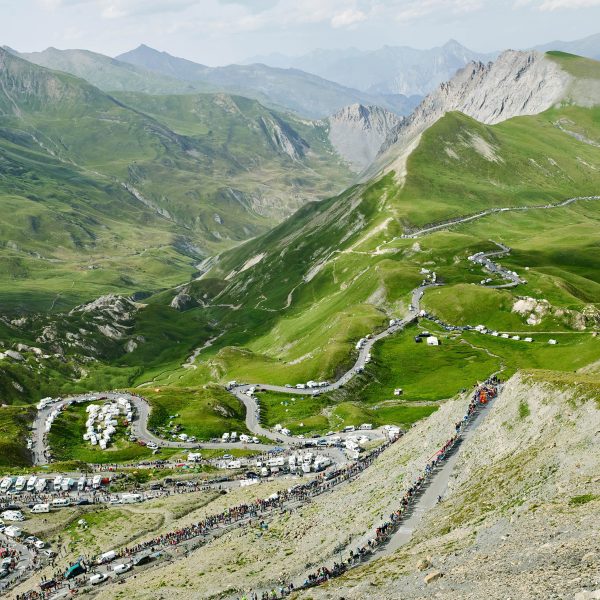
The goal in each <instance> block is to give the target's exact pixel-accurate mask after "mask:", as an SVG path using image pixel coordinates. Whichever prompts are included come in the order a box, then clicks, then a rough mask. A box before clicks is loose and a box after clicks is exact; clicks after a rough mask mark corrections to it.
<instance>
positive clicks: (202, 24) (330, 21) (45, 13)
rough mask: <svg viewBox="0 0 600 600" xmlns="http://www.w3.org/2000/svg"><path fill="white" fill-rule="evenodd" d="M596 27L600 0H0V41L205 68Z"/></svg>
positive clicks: (477, 44)
mask: <svg viewBox="0 0 600 600" xmlns="http://www.w3.org/2000/svg"><path fill="white" fill-rule="evenodd" d="M598 32H600V0H0V46H1V45H7V46H11V47H12V48H15V49H16V50H19V51H21V52H30V51H39V50H43V49H45V48H47V47H48V46H54V47H56V48H61V49H65V48H85V49H88V50H93V51H95V52H101V53H103V54H108V55H110V56H115V55H118V54H120V53H122V52H125V51H127V50H131V49H133V48H135V47H136V46H138V45H139V44H142V43H144V44H147V45H148V46H151V47H153V48H156V49H158V50H165V51H167V52H169V53H171V54H174V55H176V56H183V57H185V58H188V59H190V60H194V61H196V62H200V63H203V64H208V65H211V66H216V65H223V64H229V63H232V62H240V61H243V60H244V59H247V58H249V57H254V56H257V55H265V54H270V53H282V54H288V55H293V56H295V55H301V54H304V53H307V52H310V51H311V50H314V49H316V48H327V49H331V48H348V47H356V48H360V49H363V50H369V49H376V48H379V47H381V46H383V45H390V46H397V45H408V46H413V47H416V48H429V47H433V46H439V45H442V44H443V43H445V42H446V41H447V40H449V39H456V40H458V41H459V42H460V43H462V44H464V45H465V46H467V47H469V48H471V49H472V50H477V51H480V52H487V51H493V50H502V49H506V48H528V47H531V46H534V45H537V44H541V43H545V42H550V41H553V40H556V39H560V40H574V39H578V38H581V37H585V36H587V35H591V34H594V33H598Z"/></svg>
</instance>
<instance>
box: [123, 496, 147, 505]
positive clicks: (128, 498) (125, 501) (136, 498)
mask: <svg viewBox="0 0 600 600" xmlns="http://www.w3.org/2000/svg"><path fill="white" fill-rule="evenodd" d="M142 500H143V498H142V495H141V494H123V495H122V496H121V504H135V503H136V502H141V501H142Z"/></svg>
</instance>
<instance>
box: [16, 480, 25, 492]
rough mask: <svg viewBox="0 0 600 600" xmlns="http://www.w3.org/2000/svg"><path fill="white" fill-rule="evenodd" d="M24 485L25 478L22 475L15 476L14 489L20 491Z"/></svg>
mask: <svg viewBox="0 0 600 600" xmlns="http://www.w3.org/2000/svg"><path fill="white" fill-rule="evenodd" d="M26 485H27V478H25V477H23V476H21V477H17V482H16V483H15V490H17V492H22V491H23V489H24V488H25V486H26Z"/></svg>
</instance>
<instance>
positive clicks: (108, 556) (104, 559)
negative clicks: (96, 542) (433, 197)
mask: <svg viewBox="0 0 600 600" xmlns="http://www.w3.org/2000/svg"><path fill="white" fill-rule="evenodd" d="M115 558H117V553H116V552H115V551H114V550H109V551H108V552H105V553H104V554H101V555H100V556H99V557H98V559H97V560H96V563H97V564H99V565H105V564H106V563H109V562H111V561H113V560H115Z"/></svg>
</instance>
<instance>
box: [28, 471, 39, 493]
mask: <svg viewBox="0 0 600 600" xmlns="http://www.w3.org/2000/svg"><path fill="white" fill-rule="evenodd" d="M36 481H37V477H36V476H35V475H32V476H31V477H30V478H29V479H28V480H27V491H28V492H33V490H34V489H35V484H36Z"/></svg>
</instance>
